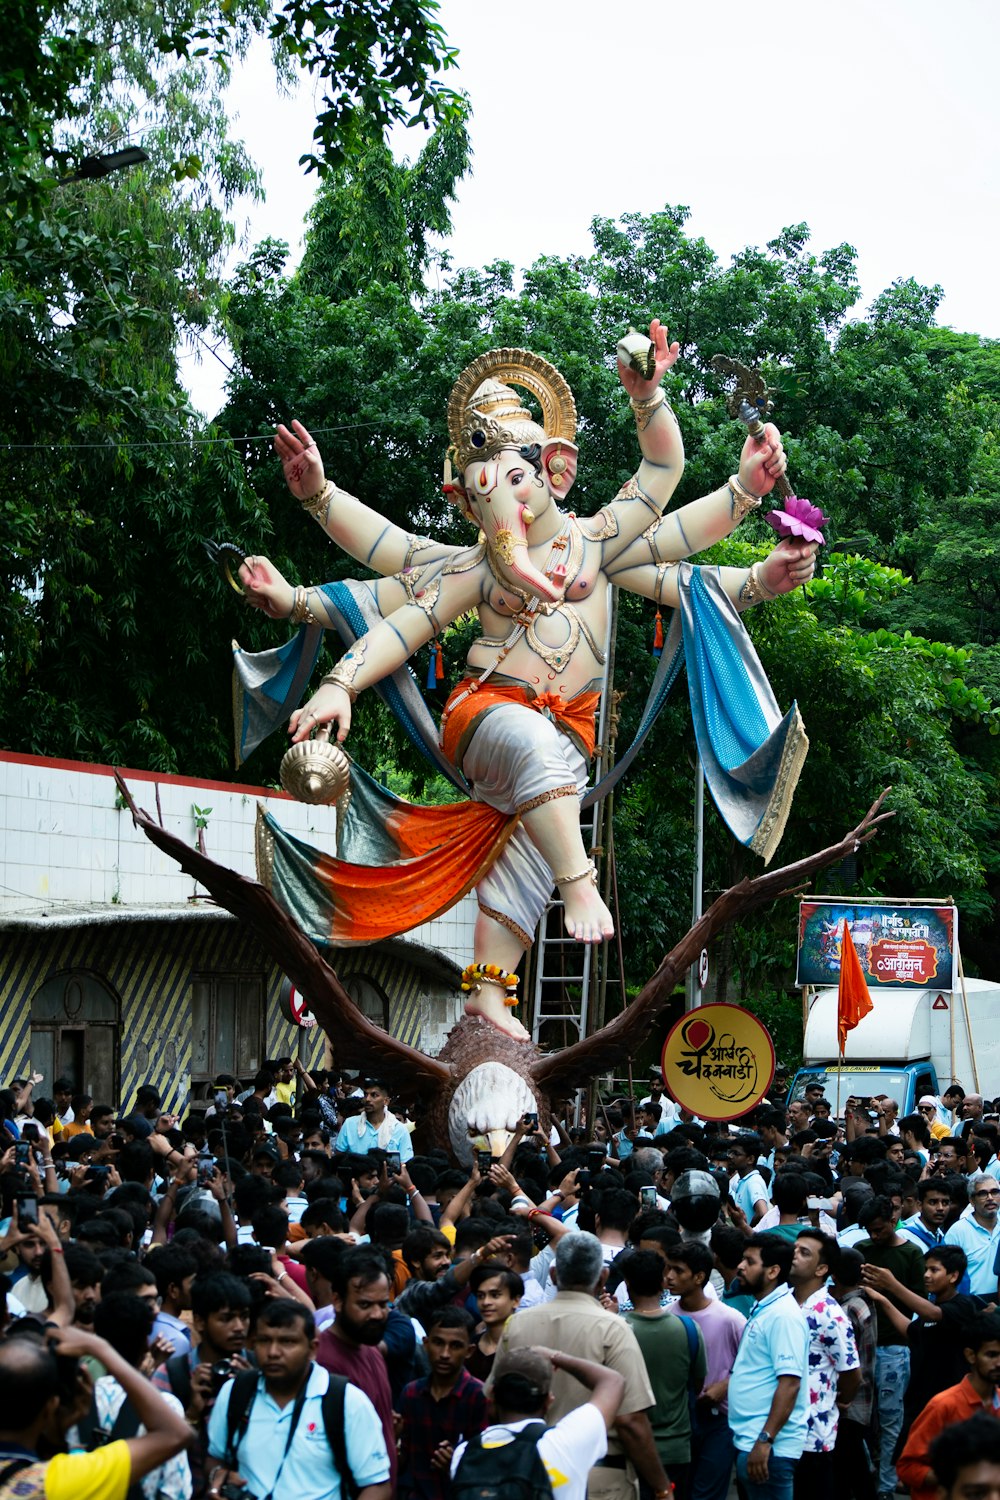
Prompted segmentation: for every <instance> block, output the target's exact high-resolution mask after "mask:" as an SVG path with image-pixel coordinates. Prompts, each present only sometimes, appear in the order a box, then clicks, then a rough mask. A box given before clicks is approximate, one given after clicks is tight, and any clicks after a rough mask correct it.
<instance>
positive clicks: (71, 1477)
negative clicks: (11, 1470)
mask: <svg viewBox="0 0 1000 1500" xmlns="http://www.w3.org/2000/svg"><path fill="white" fill-rule="evenodd" d="M131 1479H132V1456H131V1454H130V1453H129V1451H128V1444H127V1443H123V1442H118V1443H108V1445H107V1447H105V1448H95V1450H94V1452H93V1453H57V1454H56V1456H55V1458H54V1459H52V1461H51V1462H50V1463H49V1464H48V1465H47V1466H46V1469H45V1500H125V1496H126V1495H127V1494H128V1488H129V1484H130V1482H131ZM16 1485H17V1479H16V1478H15V1479H14V1480H13V1481H12V1487H11V1490H10V1493H11V1495H12V1496H16V1494H17V1488H16Z"/></svg>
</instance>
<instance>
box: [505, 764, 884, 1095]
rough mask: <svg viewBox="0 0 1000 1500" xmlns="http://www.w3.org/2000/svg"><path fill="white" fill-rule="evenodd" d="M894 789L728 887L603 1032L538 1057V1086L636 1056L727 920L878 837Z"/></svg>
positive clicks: (557, 1084)
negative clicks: (833, 830)
mask: <svg viewBox="0 0 1000 1500" xmlns="http://www.w3.org/2000/svg"><path fill="white" fill-rule="evenodd" d="M889 791H891V788H890V787H887V788H886V790H885V791H884V792H883V793H882V795H881V797H879V799H878V801H877V802H875V803H873V805H872V806H871V807H870V808H869V810H868V812H867V813H866V815H865V817H864V818H863V819H862V820H861V822H860V823H859V824H858V826H857V828H853V829H852V830H851V832H850V833H848V834H845V835H844V837H843V838H842V839H841V840H840V842H839V844H831V845H830V846H829V848H827V849H821V850H820V851H819V853H818V854H810V855H809V856H808V858H806V859H800V860H798V861H797V862H796V863H795V864H793V865H785V866H784V867H783V868H782V869H780V870H769V871H768V872H767V873H766V874H764V875H758V876H757V878H756V879H755V880H741V881H740V882H739V884H738V885H734V886H731V887H730V888H729V890H728V891H723V893H722V895H721V896H719V897H718V899H717V900H715V901H713V902H712V905H711V906H710V907H709V908H708V910H707V911H706V912H705V913H704V915H703V916H701V917H700V918H699V920H698V921H697V922H696V923H695V925H694V926H693V927H691V928H689V930H688V931H687V932H686V933H685V935H684V936H683V937H682V938H681V940H680V942H679V943H677V944H676V945H675V946H674V947H673V948H671V950H670V952H669V953H668V954H667V956H666V958H664V960H663V962H662V963H661V964H660V967H659V968H658V969H657V971H656V973H655V974H654V975H653V977H652V978H651V979H650V980H648V981H647V983H646V984H645V985H644V986H643V988H642V989H641V990H640V991H639V993H638V995H637V996H636V997H635V999H634V1000H633V1001H632V1002H631V1004H630V1005H628V1006H627V1007H626V1009H625V1010H623V1011H622V1013H621V1015H620V1016H616V1017H615V1019H614V1020H613V1021H610V1022H609V1023H608V1025H607V1026H602V1027H601V1029H600V1031H595V1032H594V1034H593V1036H588V1037H584V1039H583V1040H582V1041H579V1042H574V1043H573V1045H572V1046H570V1047H564V1048H563V1050H562V1051H561V1052H552V1053H549V1054H547V1055H546V1056H544V1057H540V1058H539V1059H538V1061H537V1062H536V1063H535V1064H534V1066H533V1067H532V1069H531V1075H532V1077H533V1079H534V1081H535V1083H536V1084H537V1085H538V1087H539V1088H542V1089H546V1090H547V1091H549V1092H550V1093H551V1092H556V1091H559V1090H562V1089H567V1088H575V1087H577V1086H578V1085H579V1084H581V1083H585V1082H587V1081H588V1080H589V1079H591V1078H593V1077H594V1076H595V1075H596V1074H598V1073H605V1072H607V1070H608V1068H609V1067H610V1066H612V1065H613V1064H615V1063H620V1062H624V1061H626V1060H627V1059H628V1058H630V1057H631V1056H633V1054H634V1053H635V1052H636V1050H637V1049H638V1047H639V1046H640V1044H641V1043H642V1042H643V1041H644V1039H645V1037H646V1036H647V1034H648V1032H649V1028H650V1027H651V1026H652V1024H653V1022H654V1021H655V1020H656V1017H657V1016H658V1015H659V1014H660V1012H661V1011H662V1010H664V1009H665V1008H666V1006H667V1004H668V1002H669V1000H670V998H671V996H672V995H673V992H674V990H675V989H676V987H677V985H678V983H679V981H680V980H681V979H683V977H684V975H685V974H686V973H687V971H688V969H689V968H690V967H691V965H692V964H693V963H694V962H695V960H696V959H697V957H698V955H699V953H700V952H701V950H702V949H703V948H705V947H707V945H708V943H709V942H711V940H712V938H714V937H715V935H716V933H718V932H719V931H720V930H721V929H722V928H723V927H725V925H726V923H727V922H732V921H735V919H736V918H737V917H742V916H745V915H746V913H747V912H750V911H754V910H756V908H757V907H759V906H766V905H768V904H769V903H770V902H771V901H776V900H777V899H778V897H779V896H791V895H798V894H799V893H800V892H801V891H802V890H803V889H804V885H803V882H804V881H806V880H807V879H808V878H809V877H811V876H812V875H814V874H815V873H816V872H817V870H822V869H824V868H825V867H826V866H827V865H832V864H836V863H837V862H838V861H839V860H842V859H844V858H846V856H847V855H848V854H852V853H855V852H856V851H857V850H858V849H860V847H861V845H862V844H866V843H867V842H868V840H869V839H870V838H873V837H874V836H875V833H876V832H877V830H878V826H879V824H880V823H884V822H885V820H886V819H887V818H891V817H892V816H893V814H892V813H891V812H886V813H880V812H879V809H880V807H881V806H882V803H883V802H884V800H885V798H886V797H887V796H888V793H889Z"/></svg>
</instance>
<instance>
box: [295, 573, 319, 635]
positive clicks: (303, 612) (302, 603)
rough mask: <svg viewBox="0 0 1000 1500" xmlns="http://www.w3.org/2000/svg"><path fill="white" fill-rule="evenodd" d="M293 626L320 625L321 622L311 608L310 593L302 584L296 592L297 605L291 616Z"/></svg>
mask: <svg viewBox="0 0 1000 1500" xmlns="http://www.w3.org/2000/svg"><path fill="white" fill-rule="evenodd" d="M289 618H290V620H291V622H292V624H293V625H318V624H319V621H318V620H317V618H316V616H315V615H314V614H313V612H312V610H311V609H310V608H309V591H308V589H305V588H303V587H302V585H301V583H300V584H299V585H298V587H297V588H296V590H295V603H294V604H293V605H292V613H291V615H290V616H289Z"/></svg>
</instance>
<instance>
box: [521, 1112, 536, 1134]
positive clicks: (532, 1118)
mask: <svg viewBox="0 0 1000 1500" xmlns="http://www.w3.org/2000/svg"><path fill="white" fill-rule="evenodd" d="M524 1122H525V1124H526V1125H530V1126H531V1128H532V1129H533V1130H537V1129H538V1111H537V1110H529V1111H528V1113H527V1114H525V1116H524Z"/></svg>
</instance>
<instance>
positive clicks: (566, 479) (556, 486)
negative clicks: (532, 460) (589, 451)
mask: <svg viewBox="0 0 1000 1500" xmlns="http://www.w3.org/2000/svg"><path fill="white" fill-rule="evenodd" d="M579 459H580V450H579V448H578V447H577V446H576V444H575V443H571V442H570V441H569V440H568V438H546V440H545V442H544V443H543V444H542V468H543V469H544V470H545V477H546V479H547V480H548V482H549V485H550V487H551V490H552V493H553V495H555V497H556V499H557V500H558V499H561V498H562V496H563V495H566V494H568V493H569V490H570V488H571V487H572V484H573V480H574V479H575V478H576V466H577V464H578V462H579Z"/></svg>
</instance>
